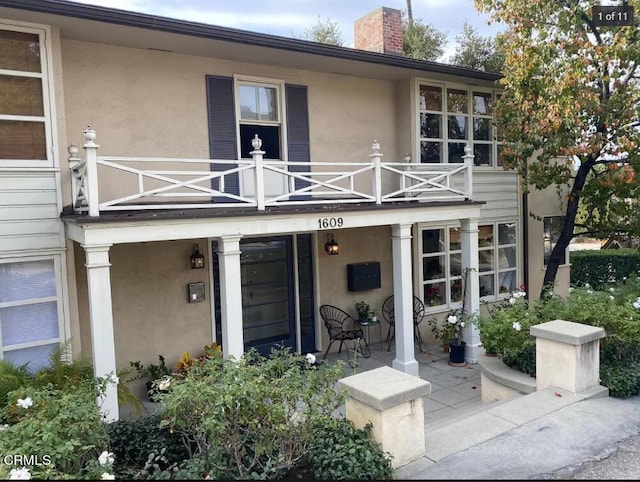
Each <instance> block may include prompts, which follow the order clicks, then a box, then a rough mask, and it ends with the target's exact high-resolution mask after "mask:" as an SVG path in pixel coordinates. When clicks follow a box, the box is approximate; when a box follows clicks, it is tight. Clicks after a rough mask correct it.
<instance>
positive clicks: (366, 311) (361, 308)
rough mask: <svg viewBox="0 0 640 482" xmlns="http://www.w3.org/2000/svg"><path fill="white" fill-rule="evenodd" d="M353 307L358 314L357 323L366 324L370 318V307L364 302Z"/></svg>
mask: <svg viewBox="0 0 640 482" xmlns="http://www.w3.org/2000/svg"><path fill="white" fill-rule="evenodd" d="M355 307H356V313H358V321H359V322H364V323H366V322H367V321H368V320H369V318H371V316H372V311H371V306H369V304H368V303H365V302H364V301H358V302H357V303H356V304H355Z"/></svg>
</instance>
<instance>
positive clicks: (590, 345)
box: [530, 320, 608, 393]
mask: <svg viewBox="0 0 640 482" xmlns="http://www.w3.org/2000/svg"><path fill="white" fill-rule="evenodd" d="M530 333H531V335H532V336H535V337H536V390H541V389H543V388H547V387H557V388H561V389H563V390H566V391H568V392H571V393H582V392H585V391H604V390H606V391H608V389H607V388H606V387H602V386H600V342H599V340H600V338H604V330H603V329H602V328H597V327H595V326H589V325H583V324H581V323H573V322H571V321H564V320H553V321H548V322H546V323H541V324H539V325H534V326H532V327H531V329H530Z"/></svg>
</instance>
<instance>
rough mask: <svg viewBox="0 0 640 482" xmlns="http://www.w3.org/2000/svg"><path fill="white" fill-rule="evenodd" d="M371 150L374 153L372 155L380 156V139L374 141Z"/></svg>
mask: <svg viewBox="0 0 640 482" xmlns="http://www.w3.org/2000/svg"><path fill="white" fill-rule="evenodd" d="M371 150H372V151H373V153H372V155H374V156H378V155H380V143H379V142H378V139H374V140H373V144H371Z"/></svg>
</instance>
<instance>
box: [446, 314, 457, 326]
mask: <svg viewBox="0 0 640 482" xmlns="http://www.w3.org/2000/svg"><path fill="white" fill-rule="evenodd" d="M447 321H448V322H449V323H451V324H452V325H455V324H456V323H458V317H457V316H456V315H449V318H447Z"/></svg>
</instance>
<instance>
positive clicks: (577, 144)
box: [475, 0, 640, 295]
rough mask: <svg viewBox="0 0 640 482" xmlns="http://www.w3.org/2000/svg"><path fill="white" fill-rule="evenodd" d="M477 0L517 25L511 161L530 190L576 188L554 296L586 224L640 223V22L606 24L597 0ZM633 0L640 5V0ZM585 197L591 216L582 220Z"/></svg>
mask: <svg viewBox="0 0 640 482" xmlns="http://www.w3.org/2000/svg"><path fill="white" fill-rule="evenodd" d="M475 4H476V7H477V8H478V9H479V10H480V11H482V12H488V13H491V15H492V17H491V18H492V20H493V21H500V22H503V23H504V24H506V27H507V30H506V31H505V32H504V33H503V34H502V37H503V40H504V46H505V64H504V68H503V72H504V77H503V79H502V80H501V82H502V85H503V87H504V93H503V95H502V96H501V98H500V99H499V100H498V101H497V103H496V116H497V127H498V132H500V135H501V137H503V138H504V140H505V141H506V142H507V147H506V149H505V152H504V157H505V161H504V164H505V167H507V168H517V169H518V172H519V173H520V174H521V176H522V179H523V187H524V188H525V189H544V188H547V187H549V186H553V185H556V186H558V188H561V190H562V191H566V193H567V194H566V198H564V199H563V204H564V207H565V215H564V223H563V228H562V231H561V233H560V236H559V238H558V240H557V243H556V245H555V247H554V249H553V251H552V253H551V257H550V259H549V262H548V264H547V269H546V272H545V277H544V286H543V290H542V291H543V292H542V293H541V294H542V295H544V294H545V293H547V292H548V290H549V288H550V287H552V286H553V284H554V282H555V278H556V274H557V271H558V266H559V264H560V262H561V260H562V253H563V252H564V251H565V250H566V248H567V247H568V245H569V242H570V241H571V239H572V238H573V237H574V236H575V235H576V233H577V230H581V231H586V232H588V233H591V234H594V235H595V234H597V235H600V236H605V237H606V235H607V234H609V233H610V232H611V230H614V229H615V230H621V229H624V230H638V229H639V227H640V226H639V223H638V214H637V213H638V201H639V195H640V186H639V180H638V177H637V172H638V170H639V169H640V153H639V146H640V127H639V126H640V67H639V64H640V27H639V26H638V24H637V23H636V24H635V25H634V26H618V27H607V26H598V25H597V24H596V22H594V20H593V19H592V12H591V8H592V7H593V6H594V5H596V2H594V1H585V0H538V1H535V2H533V1H531V0H475ZM629 5H632V6H633V7H635V11H636V12H638V11H640V0H631V1H630V2H629ZM636 22H637V21H636ZM580 206H584V211H585V212H586V213H587V214H588V215H587V216H585V218H584V225H579V224H577V223H576V214H577V212H578V208H579V207H580Z"/></svg>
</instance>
